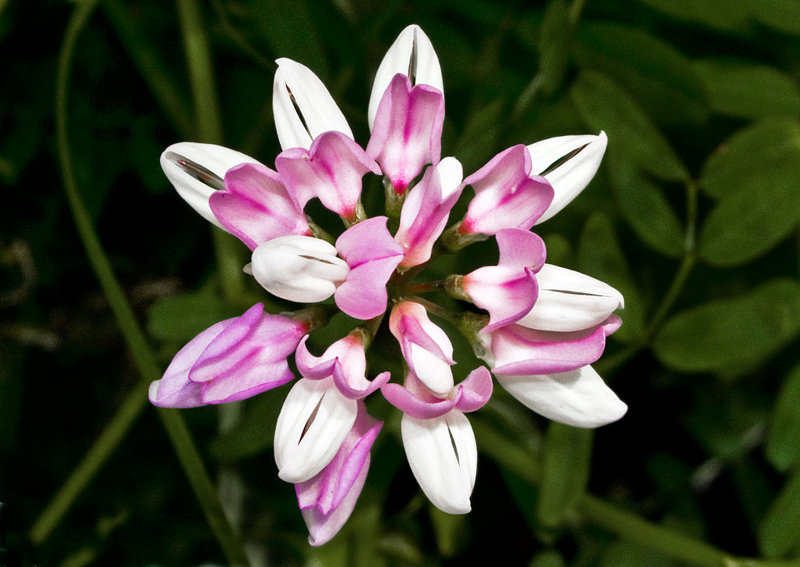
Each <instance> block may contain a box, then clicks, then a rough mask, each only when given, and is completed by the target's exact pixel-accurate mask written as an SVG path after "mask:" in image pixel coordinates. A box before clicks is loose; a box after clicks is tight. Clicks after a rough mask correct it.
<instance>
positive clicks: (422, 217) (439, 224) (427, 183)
mask: <svg viewBox="0 0 800 567" xmlns="http://www.w3.org/2000/svg"><path fill="white" fill-rule="evenodd" d="M461 172H462V169H461V164H460V163H459V161H458V160H457V159H455V158H452V157H446V158H444V159H443V160H442V161H440V162H439V164H438V165H437V166H436V167H431V168H428V170H427V171H426V172H425V175H424V176H423V177H422V180H421V181H420V182H419V183H418V184H417V185H415V186H414V188H413V189H411V191H409V193H408V196H407V197H406V200H405V202H404V203H403V210H402V212H401V214H400V226H399V228H398V229H397V233H396V234H395V235H394V239H395V240H396V241H397V242H399V243H400V244H401V245H402V246H403V249H404V250H405V257H404V258H403V261H402V262H401V263H400V266H401V267H402V268H411V267H413V266H418V265H420V264H424V263H425V262H427V261H428V260H430V258H431V250H432V249H433V245H434V243H435V242H436V239H437V238H439V236H441V234H442V231H443V230H444V228H445V225H446V224H447V219H448V218H449V216H450V210H451V209H452V208H453V206H454V205H455V204H456V202H457V201H458V198H459V197H460V196H461V190H462V189H463V186H462V185H461V178H462V173H461Z"/></svg>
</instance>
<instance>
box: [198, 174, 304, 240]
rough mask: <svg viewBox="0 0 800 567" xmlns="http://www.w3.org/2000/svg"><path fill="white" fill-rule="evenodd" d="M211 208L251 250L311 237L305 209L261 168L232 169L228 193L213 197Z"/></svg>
mask: <svg viewBox="0 0 800 567" xmlns="http://www.w3.org/2000/svg"><path fill="white" fill-rule="evenodd" d="M303 204H305V203H303ZM209 205H210V207H211V210H212V211H213V213H214V216H215V217H216V218H217V219H218V220H219V222H220V224H221V225H222V226H223V227H224V228H225V229H226V230H227V231H228V232H230V233H231V234H233V235H234V236H236V237H237V238H238V239H239V240H241V241H242V242H244V243H245V244H246V245H247V247H248V248H250V250H255V249H256V248H257V247H258V246H260V245H261V244H264V243H265V242H267V241H269V240H272V239H273V238H278V237H279V236H287V235H290V234H297V235H302V236H309V235H310V234H311V229H310V228H309V226H308V221H306V217H305V214H303V205H301V204H300V203H298V201H297V200H296V199H295V198H294V196H293V195H292V194H291V193H289V191H288V190H287V189H286V187H284V185H283V183H282V182H281V180H280V179H279V176H278V174H277V173H276V172H275V171H273V170H271V169H270V168H268V167H266V166H264V165H261V164H243V165H239V166H236V167H233V168H231V169H229V170H228V172H227V173H226V174H225V189H224V190H223V191H217V192H215V193H214V194H213V195H211V197H210V199H209Z"/></svg>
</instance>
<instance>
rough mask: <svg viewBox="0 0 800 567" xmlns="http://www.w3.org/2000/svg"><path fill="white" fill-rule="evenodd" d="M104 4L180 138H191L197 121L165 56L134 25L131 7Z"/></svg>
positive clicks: (110, 0)
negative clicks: (160, 54) (165, 62)
mask: <svg viewBox="0 0 800 567" xmlns="http://www.w3.org/2000/svg"><path fill="white" fill-rule="evenodd" d="M101 7H102V9H103V12H104V13H105V15H106V17H107V18H108V21H109V22H110V23H111V26H112V27H113V28H114V31H115V32H116V34H117V37H119V40H120V42H121V43H122V46H123V47H124V48H125V50H126V52H127V53H128V57H130V58H131V61H133V64H134V65H135V66H136V69H137V70H138V71H139V74H140V75H141V76H142V78H143V79H144V81H145V83H146V84H147V86H148V87H149V88H150V92H151V93H152V94H153V97H154V98H155V99H156V101H157V102H158V104H159V105H160V106H161V109H162V110H163V111H164V114H165V115H166V117H167V119H168V120H169V121H170V122H171V124H172V126H173V127H174V128H175V130H176V131H177V132H178V133H179V134H180V135H181V137H183V138H188V137H190V136H191V134H192V130H193V128H194V123H193V121H192V117H191V116H190V115H189V114H188V113H187V112H186V109H187V107H188V101H187V100H185V93H183V92H181V91H179V90H178V88H177V87H176V85H175V83H174V81H173V79H172V77H171V76H170V74H169V69H167V68H166V67H165V66H164V61H163V58H161V57H160V56H159V54H158V52H157V50H155V49H154V48H153V46H152V44H151V43H150V42H149V41H148V38H147V37H146V36H145V34H143V33H141V30H139V29H137V27H136V25H134V24H135V23H136V20H135V19H132V18H131V15H130V10H129V8H128V6H125V5H123V4H122V2H121V1H120V0H104V2H103V3H102V4H101Z"/></svg>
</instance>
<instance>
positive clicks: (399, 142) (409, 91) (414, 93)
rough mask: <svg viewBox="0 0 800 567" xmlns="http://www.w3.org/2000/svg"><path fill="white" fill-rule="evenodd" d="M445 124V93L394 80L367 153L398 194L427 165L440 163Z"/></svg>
mask: <svg viewBox="0 0 800 567" xmlns="http://www.w3.org/2000/svg"><path fill="white" fill-rule="evenodd" d="M443 123H444V97H443V96H442V93H441V91H439V90H438V89H436V88H434V87H431V86H429V85H415V86H413V87H412V86H411V81H410V79H409V78H408V76H406V75H403V74H397V75H395V76H394V78H393V79H392V81H391V82H390V83H389V86H388V87H387V89H386V92H385V93H384V95H383V98H382V99H381V102H380V104H379V105H378V112H377V114H376V116H375V124H374V128H373V130H372V136H371V137H370V139H369V144H368V145H367V153H368V154H369V155H370V157H372V158H373V159H375V161H377V162H378V163H379V164H381V169H383V172H384V174H386V175H387V176H388V177H389V179H390V180H391V182H392V185H393V186H394V190H395V191H396V192H397V193H398V194H402V193H404V192H405V190H406V189H407V188H408V186H409V184H410V183H411V182H412V181H413V180H414V179H415V178H416V177H417V176H418V175H419V174H420V173H421V172H422V168H423V167H425V165H426V164H429V163H430V164H433V165H436V164H437V163H439V158H440V157H441V152H442V140H441V138H442V125H443Z"/></svg>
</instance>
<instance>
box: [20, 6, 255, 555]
mask: <svg viewBox="0 0 800 567" xmlns="http://www.w3.org/2000/svg"><path fill="white" fill-rule="evenodd" d="M96 6H97V0H84V1H83V2H80V3H79V4H78V5H77V6H76V8H75V11H74V12H73V14H72V16H71V18H70V21H69V23H68V25H67V30H66V34H65V37H64V43H63V46H62V49H61V54H60V57H59V61H58V76H57V85H56V110H55V116H56V137H57V143H58V158H59V164H60V167H61V173H62V177H63V182H64V189H65V192H66V197H67V201H68V203H69V206H70V210H71V211H72V216H73V219H74V221H75V225H76V227H77V229H78V233H79V235H80V238H81V241H82V242H83V245H84V247H85V249H86V254H87V256H88V259H89V262H90V264H91V266H92V269H93V270H94V272H95V274H96V276H97V278H98V280H99V282H100V286H101V287H102V289H103V292H104V294H105V296H106V299H107V300H108V302H109V305H110V307H111V310H112V312H113V314H114V317H115V319H116V321H117V324H118V325H119V328H120V331H121V332H122V335H123V337H124V339H125V342H126V343H127V345H128V348H129V349H130V351H131V355H132V357H133V359H134V362H135V364H136V366H137V368H138V370H139V373H140V375H141V380H140V383H139V385H137V387H136V388H135V389H134V390H133V391H132V392H131V393H129V394H128V397H127V398H126V400H125V402H124V403H123V405H122V407H121V408H120V409H119V410H118V411H117V413H116V414H115V415H114V417H113V418H112V419H111V421H110V422H109V424H108V425H107V426H106V428H105V429H104V430H103V432H102V433H101V434H100V436H99V437H98V438H97V440H96V441H95V443H94V444H93V445H92V447H91V448H90V449H89V451H88V452H87V453H86V455H85V456H84V458H83V460H82V461H81V462H80V463H79V464H78V466H77V467H76V468H75V469H74V470H73V472H72V474H71V475H70V476H69V478H68V479H67V480H66V482H65V483H64V485H63V486H62V487H61V489H60V490H59V491H58V492H57V493H56V495H55V496H54V498H53V500H52V501H51V502H50V504H49V505H48V506H47V507H46V508H45V510H44V511H43V512H42V514H41V515H40V516H39V518H38V519H37V520H36V522H35V523H34V525H33V526H32V527H31V529H30V531H29V534H28V535H29V538H30V540H31V542H32V543H33V544H34V545H40V544H42V543H44V542H45V541H46V540H47V538H48V536H49V535H50V534H51V533H52V531H53V530H54V529H55V527H56V526H57V525H58V523H59V521H60V520H61V519H63V516H64V515H65V514H66V513H67V512H68V510H69V508H70V507H71V505H72V504H73V502H74V501H75V499H76V498H77V497H78V495H79V494H80V493H81V492H82V490H83V489H84V488H85V487H86V486H87V485H88V484H89V482H90V481H91V480H92V478H94V476H95V475H96V474H97V472H98V471H99V469H100V467H101V466H102V465H103V463H104V462H105V461H106V459H107V458H108V457H109V455H111V453H112V452H113V451H114V450H115V449H116V448H117V446H118V445H119V443H120V442H121V441H122V439H123V437H124V436H125V434H126V433H127V432H128V430H129V429H130V428H131V426H132V425H133V423H134V422H135V420H136V418H137V417H138V416H139V414H140V413H141V410H142V409H143V408H144V406H145V404H146V402H147V388H148V386H149V384H150V382H152V381H153V380H156V379H158V378H159V377H160V376H161V371H160V368H159V365H158V363H157V362H156V359H155V356H154V355H153V352H152V350H151V349H150V346H149V345H148V343H147V339H146V338H145V336H144V333H143V332H142V329H141V327H140V326H139V323H138V321H137V320H136V316H135V314H134V312H133V310H132V308H131V306H130V303H129V302H128V300H127V298H126V296H125V292H124V290H123V289H122V287H121V286H120V284H119V282H118V281H117V279H116V276H115V275H114V271H113V268H112V267H111V264H110V262H109V260H108V257H107V256H106V254H105V252H104V250H103V248H102V245H101V244H100V241H99V239H98V237H97V233H96V232H95V230H94V227H93V226H92V221H91V219H90V217H89V214H88V212H87V210H86V207H85V205H84V203H83V199H82V197H81V195H80V192H79V190H78V187H77V183H76V180H75V175H74V172H73V165H72V163H73V162H72V157H71V153H70V145H69V135H68V134H69V126H68V119H67V113H68V104H67V102H68V96H67V95H68V91H69V77H70V71H71V67H72V60H73V55H74V52H75V46H76V44H77V41H78V38H79V37H80V34H81V31H82V30H83V29H84V27H85V26H86V23H87V22H88V20H89V17H90V16H91V14H92V12H93V11H94V8H95V7H96ZM158 411H159V417H160V418H161V421H162V423H163V424H164V427H165V429H166V430H167V435H168V437H169V439H170V441H171V443H172V445H173V448H174V450H175V453H176V455H177V457H178V460H179V461H180V463H181V466H182V467H183V469H184V472H185V473H186V476H187V479H188V480H189V483H190V485H191V486H192V489H193V490H194V493H195V496H196V498H197V500H198V502H199V504H200V506H201V508H202V510H203V512H204V514H205V516H206V520H207V521H208V523H209V525H210V527H211V528H212V530H213V531H214V534H215V535H216V537H217V539H218V541H219V543H220V545H221V547H222V549H223V551H224V553H225V556H226V558H227V560H228V562H229V563H230V564H231V565H246V564H247V558H246V555H245V553H244V551H243V549H242V546H241V543H240V542H239V540H238V538H237V537H236V535H235V534H234V532H233V530H232V528H231V526H230V524H229V523H228V521H227V519H226V517H225V513H224V511H223V510H222V506H221V505H220V503H219V499H218V498H217V496H216V491H215V488H214V484H213V483H212V482H211V479H210V478H209V476H208V473H207V472H206V470H205V466H204V464H203V462H202V460H201V458H200V455H199V453H198V451H197V448H196V447H195V445H194V441H193V440H192V438H191V434H190V433H189V430H188V428H187V427H186V423H185V422H184V420H183V416H182V415H181V413H180V412H179V411H177V410H165V409H159V410H158Z"/></svg>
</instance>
